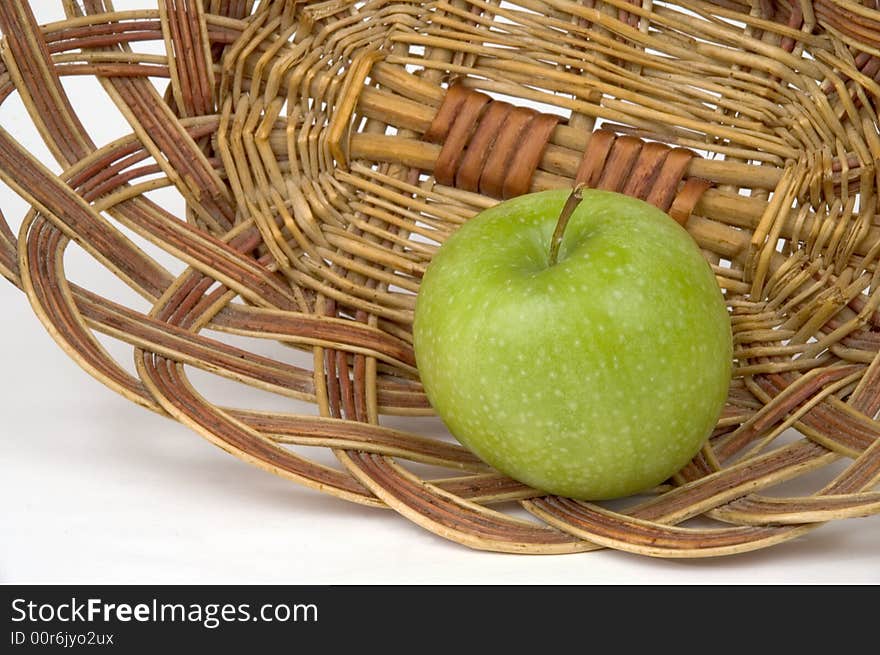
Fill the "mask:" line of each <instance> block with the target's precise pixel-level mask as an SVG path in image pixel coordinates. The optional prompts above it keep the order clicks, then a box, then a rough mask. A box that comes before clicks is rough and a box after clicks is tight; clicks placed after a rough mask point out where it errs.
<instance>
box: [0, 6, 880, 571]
mask: <svg viewBox="0 0 880 655" xmlns="http://www.w3.org/2000/svg"><path fill="white" fill-rule="evenodd" d="M32 4H34V5H35V6H36V8H37V10H38V11H37V13H38V18H39V20H40V21H41V22H45V21H47V20H52V19H54V18H56V17H58V13H57V12H58V10H57V8H55V7H53V3H49V2H36V3H32ZM149 4H150V3H149V2H147V0H143V2H122V1H117V2H116V6H117V8H118V9H127V8H133V7H139V6H140V7H143V6H148V5H149ZM136 49H138V50H142V51H146V50H150V51H155V52H161V48H160V47H159V45H158V44H155V45H153V46H144V45H139V46H137V47H136ZM64 84H65V87H66V88H67V89H68V92H69V93H70V94H71V97H72V98H73V103H74V106H75V107H77V108H78V109H79V110H81V115H83V116H87V118H86V120H85V122H86V125H87V128H88V129H89V131H90V133H91V134H92V136H93V138H94V140H95V141H96V143H97V144H98V145H102V144H104V143H106V142H107V141H109V140H110V139H113V138H116V137H118V136H121V135H123V134H125V133H128V132H129V131H130V129H129V128H128V126H127V125H126V124H125V123H124V121H123V120H122V119H121V118H120V116H119V114H118V112H116V111H115V110H114V108H113V106H112V105H111V104H110V103H109V101H107V100H106V98H105V96H104V94H103V91H102V90H101V89H100V87H99V86H98V85H97V84H96V83H95V82H94V81H93V80H91V79H90V78H69V79H66V80H65V81H64ZM29 122H30V121H29V119H28V118H27V116H26V114H25V112H24V110H23V108H22V105H21V103H20V102H19V101H18V98H17V95H13V97H11V98H10V99H9V100H8V101H7V102H6V103H4V105H3V106H2V107H0V125H2V126H3V128H4V129H6V130H8V131H10V132H12V133H13V134H15V135H16V137H17V138H18V139H19V140H20V141H21V142H22V143H24V144H25V145H26V147H28V148H29V149H31V150H32V151H33V152H35V153H37V154H38V155H39V156H40V157H41V159H42V160H43V161H44V162H47V163H49V164H50V167H51V168H53V170H57V166H55V165H54V163H52V160H51V159H50V157H49V155H48V153H47V152H46V149H45V148H44V147H43V146H42V145H41V143H40V141H39V138H38V137H37V135H36V133H35V131H34V130H33V129H32V128H30V127H29ZM161 198H162V200H163V201H165V202H166V204H167V202H168V201H172V202H173V200H174V198H173V193H166V194H164V195H162V196H161ZM0 208H2V210H3V212H4V214H5V215H6V217H7V220H9V221H10V223H11V224H12V225H13V229H17V226H18V223H19V222H20V220H21V217H22V216H23V214H24V211H25V209H26V207H25V205H24V203H23V202H22V201H21V200H20V199H19V198H18V197H17V196H15V194H13V193H12V192H11V191H10V190H9V189H8V188H6V187H5V186H2V184H0ZM162 261H163V263H168V264H171V261H170V260H169V259H168V258H167V257H163V258H162ZM66 264H67V267H68V270H69V275H70V277H71V278H72V279H74V280H76V281H77V282H78V283H80V284H82V285H83V286H86V287H88V288H91V289H94V290H97V291H104V290H107V292H108V293H115V294H117V295H116V296H114V297H119V298H122V297H125V298H128V297H129V296H126V295H125V294H126V292H125V291H124V290H122V289H121V288H120V287H119V285H117V284H114V283H113V282H112V281H110V280H109V279H108V278H109V274H108V273H107V272H106V271H103V270H102V269H100V268H99V267H97V266H95V265H92V264H90V263H89V262H88V260H87V258H86V257H84V256H82V255H81V254H80V253H78V252H77V251H75V250H71V252H70V254H69V256H68V258H67V261H66ZM175 270H179V269H175ZM0 307H2V312H3V313H2V316H3V322H2V326H3V328H2V339H0V363H2V368H0V371H2V373H0V582H127V583H131V582H143V583H160V582H161V583H184V582H201V583H311V584H334V583H335V584H339V583H502V584H503V583H621V584H625V583H666V584H675V583H698V584H723V583H727V584H761V583H808V582H809V583H860V582H862V583H868V582H870V583H877V582H880V516H875V517H872V518H867V519H851V520H848V521H840V522H836V523H834V524H830V525H826V526H823V527H821V528H820V529H818V530H815V531H813V532H811V533H809V534H808V535H807V536H805V537H801V538H799V539H797V540H795V541H792V542H789V543H786V544H782V545H779V546H776V547H773V548H770V549H767V550H763V551H758V552H754V553H747V554H743V555H736V556H730V557H726V558H719V559H710V560H689V561H685V560H657V559H650V558H645V557H638V556H634V555H629V554H625V553H617V552H610V551H600V552H594V553H584V554H579V555H562V556H543V557H527V556H516V555H500V554H494V553H482V552H476V551H472V550H468V549H466V548H465V547H463V546H459V545H457V544H454V543H451V542H447V541H445V540H443V539H441V538H439V537H436V536H434V535H432V534H430V533H428V532H426V531H424V530H422V529H421V528H418V527H416V526H414V525H411V524H410V523H409V522H408V521H406V520H405V519H403V518H401V517H399V516H397V515H395V514H394V513H392V512H390V511H385V510H376V509H369V508H365V507H361V506H357V505H354V504H349V503H346V502H344V501H341V500H337V499H335V498H332V497H330V496H325V495H322V494H320V493H318V492H315V491H312V490H309V489H306V488H303V487H300V486H297V485H295V484H294V483H291V482H288V481H285V480H282V479H280V478H277V477H274V476H272V475H270V474H268V473H265V472H263V471H261V470H258V469H256V468H254V467H252V466H249V465H247V464H244V463H243V462H240V461H238V460H236V459H234V458H233V457H231V456H229V455H227V454H225V453H224V452H222V451H221V450H220V449H218V448H216V447H214V446H212V445H211V444H209V443H208V442H206V441H204V440H203V439H201V438H200V437H199V436H198V435H196V434H194V433H192V432H190V431H189V430H188V429H186V428H184V427H182V426H180V425H178V424H176V423H174V422H172V421H170V420H167V419H164V418H162V417H160V416H157V415H154V414H152V413H150V412H148V411H146V410H143V409H140V408H138V407H136V406H135V405H133V404H131V403H130V402H128V401H127V400H125V399H124V398H122V397H121V396H117V395H116V394H115V393H114V392H112V391H110V390H109V389H107V388H105V387H104V386H103V385H101V384H100V383H98V382H97V381H95V380H93V379H92V378H91V377H89V376H88V375H87V374H86V373H85V372H84V371H82V370H81V369H80V368H79V367H78V366H77V365H76V364H75V363H74V362H73V361H71V360H70V359H69V358H68V357H67V356H66V355H65V354H64V353H63V352H62V351H61V349H60V348H59V347H58V346H57V345H56V344H55V343H54V341H52V339H51V338H50V337H49V335H48V334H47V333H46V331H45V330H44V328H43V327H42V325H41V324H40V322H39V321H38V320H37V318H36V317H35V316H34V314H33V312H32V310H31V308H30V306H29V304H28V302H27V300H26V298H25V296H24V295H23V294H21V293H20V292H19V291H18V290H17V289H15V288H14V287H13V286H12V285H10V284H7V283H5V281H3V280H0ZM106 343H107V345H108V348H109V349H110V351H111V352H112V353H113V354H114V355H116V356H118V357H119V359H120V361H121V362H123V363H124V364H125V365H126V366H128V367H129V368H131V365H130V360H131V354H130V349H128V348H126V347H123V346H120V345H119V344H114V343H112V342H109V341H108V342H106ZM265 347H268V346H265ZM284 352H289V351H284ZM194 379H196V380H197V381H198V382H199V384H200V386H199V389H200V390H201V391H203V392H205V393H208V394H209V395H210V394H214V396H213V397H216V398H217V399H218V401H223V402H226V403H229V404H238V405H241V406H248V405H250V406H260V407H277V408H278V409H279V410H282V409H283V410H285V411H303V412H308V413H313V410H312V409H311V408H310V407H309V406H307V405H303V404H297V403H295V402H294V401H290V400H288V399H278V398H267V397H265V396H262V395H260V394H258V393H256V392H250V391H242V390H241V388H240V387H235V388H232V387H230V386H229V385H224V384H223V383H218V382H214V381H211V380H209V379H208V378H207V376H198V375H197V376H194ZM397 425H399V426H401V427H404V428H405V427H406V426H407V423H406V422H405V421H403V422H398V423H397Z"/></svg>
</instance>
